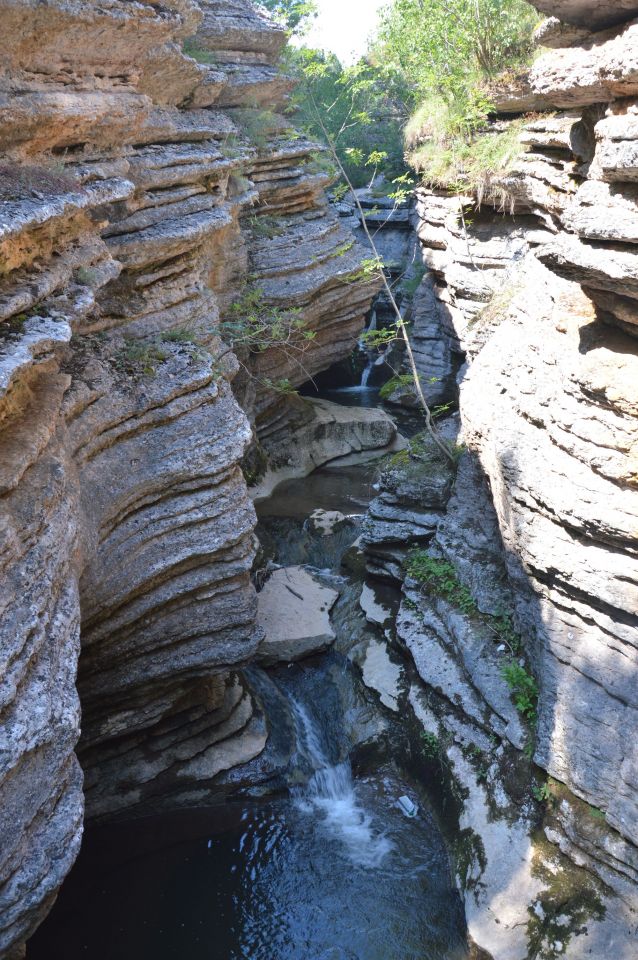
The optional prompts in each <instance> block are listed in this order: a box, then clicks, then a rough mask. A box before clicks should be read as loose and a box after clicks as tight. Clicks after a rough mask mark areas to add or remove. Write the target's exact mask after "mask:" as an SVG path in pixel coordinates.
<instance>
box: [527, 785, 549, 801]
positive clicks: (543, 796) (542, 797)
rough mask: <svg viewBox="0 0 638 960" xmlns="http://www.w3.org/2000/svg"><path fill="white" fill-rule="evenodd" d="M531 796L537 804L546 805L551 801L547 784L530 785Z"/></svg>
mask: <svg viewBox="0 0 638 960" xmlns="http://www.w3.org/2000/svg"><path fill="white" fill-rule="evenodd" d="M532 795H533V797H534V799H535V800H536V801H538V803H547V802H548V801H549V800H551V799H552V791H551V790H550V787H549V783H543V784H541V785H540V786H539V785H538V784H537V783H533V784H532Z"/></svg>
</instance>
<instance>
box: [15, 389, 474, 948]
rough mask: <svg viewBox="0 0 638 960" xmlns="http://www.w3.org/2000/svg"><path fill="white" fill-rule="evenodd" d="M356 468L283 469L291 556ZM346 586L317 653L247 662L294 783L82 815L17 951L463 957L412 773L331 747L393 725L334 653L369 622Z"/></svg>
mask: <svg viewBox="0 0 638 960" xmlns="http://www.w3.org/2000/svg"><path fill="white" fill-rule="evenodd" d="M359 389H360V388H359ZM361 392H362V393H363V392H364V391H361ZM341 469H345V468H341ZM353 469H354V468H353ZM358 469H359V470H360V473H359V474H357V473H356V472H355V473H351V472H349V471H348V470H347V471H346V472H345V473H344V475H343V478H342V479H341V480H340V481H339V484H340V486H339V485H337V486H335V487H331V485H330V483H329V482H327V481H326V477H325V475H324V476H322V477H321V479H320V482H319V480H318V479H317V478H315V481H314V482H313V481H310V480H309V479H306V480H303V481H298V483H299V485H300V490H302V491H303V492H304V495H305V497H307V498H309V499H308V500H305V501H304V504H303V507H302V508H300V514H299V518H298V519H299V523H298V526H297V525H296V524H297V521H296V520H295V530H296V534H295V537H296V541H295V542H296V545H295V550H296V551H298V556H297V554H296V555H295V556H296V557H297V561H298V562H299V561H301V562H304V557H303V554H304V552H307V551H306V547H303V542H304V538H306V539H307V540H308V544H310V543H311V541H312V543H314V546H313V547H312V551H314V552H311V554H308V555H307V556H306V560H305V562H308V557H309V556H312V557H313V558H315V557H316V556H317V550H318V548H319V546H321V555H322V556H323V555H325V552H326V550H327V549H328V548H327V547H326V545H325V544H323V545H319V544H317V543H315V542H314V540H313V539H312V538H313V535H312V534H311V533H309V532H308V531H307V530H306V531H304V529H303V519H304V518H305V517H307V515H308V514H309V513H310V512H312V509H313V508H314V507H315V506H323V507H330V506H332V507H334V508H335V509H340V508H342V509H343V510H344V511H346V512H348V513H352V512H356V511H358V510H360V508H361V505H362V503H365V502H367V501H368V500H369V499H370V497H371V496H372V489H371V485H370V473H369V470H370V467H369V465H368V466H362V467H360V468H358ZM357 477H358V479H357ZM335 482H336V481H335ZM313 483H315V484H316V486H315V485H313ZM330 490H332V493H330ZM337 490H341V491H342V492H343V496H344V497H345V499H344V500H340V499H339V498H337V497H336V491H337ZM326 497H327V499H325V498H326ZM331 497H334V498H335V499H334V502H332V500H331ZM322 498H323V499H322ZM366 498H367V499H366ZM285 499H286V501H287V508H288V509H289V510H292V511H293V512H294V504H295V503H299V502H300V501H299V495H295V493H294V490H288V491H287V492H286V494H285ZM272 522H273V529H276V530H277V531H278V539H277V541H276V542H277V544H278V551H279V552H278V553H277V556H278V559H280V560H281V559H284V560H286V561H288V560H290V556H289V555H288V553H286V552H285V551H286V550H287V549H288V548H287V547H286V544H287V543H288V535H289V533H290V529H291V528H288V527H287V526H286V525H282V520H281V516H273V517H272ZM282 527H283V529H282ZM264 532H265V531H264ZM297 541H299V542H297ZM332 549H333V550H337V547H336V543H335V544H334V545H333V548H332ZM308 550H310V546H309V545H308ZM337 553H338V557H340V555H341V554H340V553H339V551H337ZM338 557H337V554H335V559H334V569H335V570H336V569H338V568H339V559H338ZM331 562H332V555H331ZM359 595H360V587H359V585H358V584H356V583H354V582H352V584H351V586H350V587H348V586H347V584H346V582H345V580H344V582H343V583H342V592H341V600H340V605H339V610H335V612H334V614H333V625H334V628H335V632H336V633H337V639H336V641H335V646H334V648H333V650H331V651H330V652H329V653H326V654H323V655H322V657H321V658H320V660H318V661H317V662H314V663H312V664H310V663H308V664H305V663H301V664H299V665H297V664H291V665H289V666H286V667H280V668H275V669H274V670H273V671H272V672H269V673H268V674H267V675H266V674H265V673H263V671H259V670H258V669H257V668H254V669H253V676H252V678H251V683H253V684H255V683H256V679H257V678H256V676H255V674H256V673H259V674H260V675H261V678H262V686H261V687H259V688H258V690H257V692H258V694H259V696H260V698H261V700H262V701H263V703H264V705H265V706H266V707H267V709H268V715H269V718H270V721H271V724H272V727H271V742H272V743H273V754H272V755H271V756H272V758H273V763H274V765H275V766H274V769H277V766H276V765H277V763H278V757H279V756H280V755H281V757H282V758H284V759H285V767H282V771H283V770H284V769H285V775H286V777H287V778H288V779H287V782H288V783H290V782H292V783H295V784H299V783H300V782H301V781H303V786H295V787H293V788H292V789H291V790H290V791H289V793H288V794H286V793H283V792H278V791H273V792H272V793H270V794H268V793H267V794H266V795H261V794H260V793H259V791H256V795H253V796H251V795H249V794H248V793H243V794H241V795H240V796H237V797H235V799H224V801H223V802H221V798H220V803H219V804H218V805H216V806H215V807H212V808H206V807H201V808H192V809H190V808H189V809H184V810H177V811H173V812H170V813H167V812H158V814H157V815H154V816H149V817H147V818H146V819H140V820H136V821H133V822H131V823H110V824H104V825H100V826H93V827H91V828H89V829H88V830H87V832H86V835H85V839H84V843H83V849H82V852H81V855H80V858H79V861H78V864H77V866H76V868H75V869H74V870H73V872H72V874H71V876H70V878H69V880H68V881H67V883H66V884H65V886H64V888H63V890H62V893H61V895H60V897H59V899H58V903H57V905H56V907H55V909H54V911H53V913H52V914H51V916H50V918H49V920H48V921H46V922H45V923H44V924H43V926H42V927H41V928H40V930H39V931H38V933H37V934H36V936H35V937H34V938H33V939H32V940H31V941H30V943H29V958H30V960H51V958H58V957H64V960H83V958H85V957H90V958H91V960H113V958H114V957H121V958H122V960H131V958H133V957H135V958H136V960H147V958H150V957H152V958H153V960H184V958H187V960H425V958H426V957H427V960H467V957H468V953H467V945H466V937H465V923H464V917H463V909H462V904H461V901H460V898H459V896H458V893H457V892H456V890H455V889H454V886H453V883H452V878H451V873H450V864H449V859H448V855H447V852H446V849H445V845H444V842H443V839H442V836H441V834H440V832H439V829H438V827H437V824H436V822H435V821H434V818H433V817H432V815H431V814H430V813H429V812H428V807H427V804H426V803H425V802H423V798H422V797H420V796H419V793H418V789H417V785H416V784H415V783H414V782H412V781H411V780H410V779H408V780H407V781H406V780H405V779H404V775H403V773H402V771H400V770H398V769H397V768H396V767H395V766H394V764H393V763H392V758H391V756H388V758H387V762H386V763H383V764H381V763H380V762H378V761H375V760H372V762H371V763H368V764H367V765H366V767H365V770H366V772H365V775H362V776H360V777H358V776H357V777H355V776H353V772H352V769H351V766H350V763H349V761H348V760H347V759H346V760H344V759H343V758H344V756H345V755H346V752H347V748H348V747H349V746H350V745H351V744H353V745H354V747H355V748H360V747H361V745H362V744H363V743H365V742H371V743H372V742H376V743H378V741H377V739H376V738H377V737H378V736H380V735H381V734H382V733H383V731H386V730H387V731H388V732H389V731H390V728H392V729H393V730H395V732H398V730H397V723H398V716H397V717H395V716H394V714H391V715H390V714H387V712H384V713H383V714H381V713H380V712H379V707H378V706H377V705H375V704H374V703H371V702H370V700H369V698H368V696H367V695H365V694H364V693H363V691H362V689H361V687H360V679H359V674H358V672H357V670H355V669H354V668H351V666H350V664H351V661H350V660H349V659H348V656H347V654H348V652H349V651H350V649H351V648H352V646H353V644H358V643H361V642H362V641H363V640H364V638H365V637H366V636H367V634H368V631H369V630H371V629H372V628H371V627H370V626H369V625H368V624H366V622H365V618H364V617H363V614H362V612H361V610H360V607H359ZM268 691H270V692H269V693H268ZM291 741H292V742H293V743H294V744H295V745H296V752H295V753H294V754H293V756H292V757H291V756H290V744H291ZM279 751H281V754H280V752H279ZM360 756H361V754H360ZM278 785H279V786H280V787H283V786H284V781H283V779H282V780H281V781H278ZM402 794H410V795H413V796H414V797H415V799H417V800H420V801H421V802H420V808H421V815H420V816H418V817H416V818H415V819H408V818H407V817H405V816H404V815H403V813H402V812H401V810H400V809H399V808H398V806H397V800H398V798H399V797H400V796H401V795H402Z"/></svg>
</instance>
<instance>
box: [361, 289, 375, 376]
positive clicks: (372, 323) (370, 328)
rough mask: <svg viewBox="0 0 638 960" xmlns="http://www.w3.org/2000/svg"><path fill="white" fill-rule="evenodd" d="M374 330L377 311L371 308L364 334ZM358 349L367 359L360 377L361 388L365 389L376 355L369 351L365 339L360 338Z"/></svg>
mask: <svg viewBox="0 0 638 960" xmlns="http://www.w3.org/2000/svg"><path fill="white" fill-rule="evenodd" d="M376 329H377V311H376V310H375V309H374V307H373V308H372V312H371V314H370V323H369V324H368V327H367V329H366V333H373V332H374V331H375V330H376ZM359 349H360V350H361V351H363V353H365V355H366V356H367V358H368V365H367V366H366V368H365V370H364V371H363V374H362V376H361V386H362V387H367V386H368V381H369V380H370V374H371V373H372V369H373V367H374V364H375V360H376V356H377V355H376V353H375V352H374V351H372V350H370V348H369V347H368V345H367V343H366V341H365V339H363V338H361V340H360V341H359Z"/></svg>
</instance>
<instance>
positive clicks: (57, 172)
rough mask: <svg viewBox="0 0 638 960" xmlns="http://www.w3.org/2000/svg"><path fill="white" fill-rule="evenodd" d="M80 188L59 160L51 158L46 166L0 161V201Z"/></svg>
mask: <svg viewBox="0 0 638 960" xmlns="http://www.w3.org/2000/svg"><path fill="white" fill-rule="evenodd" d="M81 189H82V188H81V185H80V184H78V183H77V181H76V180H74V179H73V177H70V176H69V175H68V174H66V173H65V172H64V164H63V163H60V162H59V161H56V162H54V161H53V160H52V161H51V163H50V164H49V165H48V166H47V165H45V164H35V163H23V164H17V163H0V201H2V200H6V201H9V202H10V201H12V200H22V199H24V198H25V197H34V196H37V197H41V196H43V195H44V196H53V195H55V194H60V193H77V192H79V191H80V190H81Z"/></svg>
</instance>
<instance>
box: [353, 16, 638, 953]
mask: <svg viewBox="0 0 638 960" xmlns="http://www.w3.org/2000/svg"><path fill="white" fill-rule="evenodd" d="M536 5H537V6H538V8H539V9H541V8H542V9H544V10H546V11H547V12H551V13H553V14H555V15H556V17H558V16H560V17H561V18H562V19H561V21H559V22H558V23H551V22H550V23H549V24H547V25H546V27H544V28H543V29H541V30H540V31H539V38H540V40H541V42H545V39H544V38H546V37H547V36H549V37H550V38H551V39H550V44H551V46H553V47H555V48H556V49H554V50H552V51H551V53H548V54H544V55H542V56H540V57H539V58H538V59H537V60H536V61H535V63H534V66H533V67H532V69H531V72H530V75H529V76H528V77H526V78H524V80H523V81H522V82H521V83H518V85H516V84H514V86H512V83H511V81H510V82H509V86H507V87H506V88H502V89H501V90H500V92H499V91H498V90H497V91H496V103H497V105H498V106H499V109H501V110H502V111H503V113H505V114H506V113H508V112H512V113H514V112H518V111H520V110H528V109H533V110H546V111H551V112H549V113H548V114H547V115H545V116H543V115H541V116H535V117H533V118H523V119H522V120H521V121H516V123H517V125H518V127H519V128H520V142H521V153H520V155H519V156H518V157H517V158H516V160H515V161H514V162H513V163H512V164H511V166H510V169H509V170H508V172H507V174H505V175H503V176H502V177H499V178H498V180H497V181H494V180H492V181H491V182H489V183H487V184H486V185H485V188H484V189H483V191H482V197H480V198H478V197H477V196H475V195H468V196H465V197H457V196H452V195H449V194H446V193H445V191H440V190H439V191H433V190H429V189H426V188H421V189H420V190H419V191H418V192H417V202H418V211H419V217H420V224H419V227H418V234H419V239H420V241H421V245H422V252H423V257H424V262H425V263H426V265H427V266H428V267H429V270H430V274H429V276H428V277H426V281H425V286H424V293H423V296H424V297H425V300H426V303H427V304H429V303H430V302H431V298H432V294H434V296H435V298H436V304H435V306H434V308H432V307H431V306H427V307H426V309H427V310H428V311H429V312H430V313H433V311H437V312H438V315H439V316H443V317H444V318H445V324H446V326H444V325H443V324H442V323H441V321H440V320H439V326H440V329H441V333H442V337H441V338H440V339H439V343H438V345H437V351H440V344H441V342H444V343H445V342H448V343H451V347H450V349H449V350H448V354H447V357H448V361H447V362H448V363H449V364H450V365H451V364H452V363H453V359H454V357H453V350H455V349H458V347H459V346H460V347H461V348H462V349H463V351H464V352H465V354H466V358H467V361H468V363H467V366H466V367H465V368H464V369H463V370H462V371H461V374H460V378H459V379H460V406H461V422H462V427H461V436H460V440H461V441H462V442H463V444H465V445H466V446H467V448H468V451H469V452H468V454H466V455H465V457H464V458H463V459H462V460H461V463H460V466H459V471H458V473H457V478H456V484H455V489H454V493H453V495H452V498H451V499H450V500H449V501H448V504H447V508H446V506H445V503H443V504H441V500H440V496H439V495H438V488H436V491H435V492H436V495H433V493H432V491H434V490H435V485H434V484H433V476H432V469H431V464H430V466H429V467H428V469H427V470H425V471H424V469H423V464H421V465H420V466H419V464H418V458H417V457H412V458H411V460H410V463H409V464H408V465H406V464H403V465H401V464H398V467H400V468H402V474H403V475H402V476H400V478H399V481H398V482H397V477H396V476H395V477H393V475H392V472H390V473H389V474H387V475H386V477H385V478H384V479H383V480H382V492H381V495H380V497H379V500H378V501H377V502H375V503H373V505H372V509H371V519H370V520H369V522H368V528H367V533H366V534H365V535H364V536H366V537H367V538H368V541H367V543H366V547H367V550H368V554H369V564H370V569H371V570H376V572H382V573H383V574H384V575H388V574H389V575H391V576H394V577H403V576H405V573H404V571H403V570H402V569H401V562H402V557H401V552H402V548H403V544H402V540H403V539H404V538H407V539H408V542H409V543H411V544H413V545H414V546H416V547H418V548H419V549H420V550H423V549H424V548H425V550H426V554H427V556H429V557H430V558H431V561H433V562H434V564H435V566H434V567H433V566H432V564H431V563H425V564H423V563H422V564H421V566H420V567H419V565H418V564H414V563H413V564H412V565H411V566H410V564H408V569H409V570H410V571H411V577H409V578H408V580H407V581H406V583H405V585H404V593H405V594H406V598H405V600H404V603H403V607H402V612H401V615H400V617H399V621H398V633H399V638H400V640H401V641H402V642H404V643H405V645H406V647H407V648H408V650H409V651H410V653H411V655H412V657H413V659H414V662H415V665H416V668H417V671H418V673H419V675H420V678H421V681H422V685H418V686H417V688H416V689H415V691H414V695H413V701H414V702H413V706H414V709H415V713H416V715H417V716H419V717H420V721H421V723H422V724H423V726H424V728H425V730H426V733H427V734H428V735H430V736H432V737H436V738H437V740H438V742H439V744H440V746H441V749H443V750H444V752H445V755H446V757H447V762H448V764H449V766H448V767H447V768H446V769H448V771H449V774H450V777H451V781H450V782H451V783H452V784H453V783H456V788H454V787H451V789H453V790H454V789H456V790H458V789H459V785H460V786H461V787H462V788H463V789H464V790H466V791H468V793H467V796H466V799H465V802H464V813H463V815H462V817H461V825H462V826H463V828H467V829H468V830H469V831H471V832H472V834H473V835H474V836H475V838H476V839H477V843H478V841H480V843H478V846H477V847H476V848H475V849H473V850H472V852H471V857H470V861H471V863H470V869H469V871H468V872H466V871H465V869H463V870H460V873H459V882H460V885H461V887H462V888H463V889H464V890H465V895H466V909H467V916H468V924H469V929H470V933H471V935H472V937H473V938H474V940H475V941H476V943H477V944H478V945H479V946H481V947H482V948H483V949H485V950H486V951H488V952H489V953H490V954H492V955H493V956H494V958H496V960H502V958H516V960H526V958H527V957H529V956H536V955H542V956H568V957H573V958H580V957H585V956H607V955H612V954H613V955H614V956H620V957H627V958H629V957H631V956H633V953H634V951H635V945H634V944H635V939H634V938H635V922H636V921H635V918H636V915H637V914H638V887H637V885H636V879H637V877H636V872H635V865H636V856H637V851H638V809H636V803H635V800H636V786H637V782H636V769H637V765H638V757H637V756H636V753H635V737H634V736H633V731H635V730H636V724H637V723H638V715H637V713H636V696H635V690H636V685H637V684H636V680H637V675H638V651H637V648H636V637H637V636H638V629H637V628H638V614H637V611H638V568H636V560H637V557H638V548H637V547H638V541H637V538H636V531H637V530H638V526H637V515H638V492H637V490H636V477H637V473H636V463H637V455H638V421H637V420H636V414H637V412H638V402H637V401H638V397H637V395H636V389H637V386H636V385H637V384H638V343H637V341H636V330H637V329H638V328H637V318H638V313H637V312H636V304H637V303H638V286H637V283H636V276H637V275H636V264H637V263H638V251H637V249H636V243H637V240H638V237H637V232H636V196H635V183H636V179H637V177H636V173H635V171H636V169H637V167H636V163H637V161H636V155H635V153H636V151H635V146H636V142H637V141H636V137H637V136H638V134H637V133H636V122H635V118H636V103H635V101H634V99H633V98H634V97H635V95H636V93H637V91H636V89H635V87H634V83H635V63H634V61H635V46H636V45H635V42H634V39H633V38H634V32H635V30H636V25H635V23H634V22H631V17H632V16H634V17H635V15H636V14H637V13H638V8H636V5H635V4H627V5H622V4H610V3H599V4H589V3H588V4H585V3H569V2H566V3H564V4H554V3H552V4H547V5H546V6H545V5H544V4H541V3H537V4H536ZM550 8H551V9H550ZM592 30H593V31H595V32H592ZM514 87H516V89H514ZM526 98H527V99H526ZM507 123H508V121H507V120H505V119H501V120H500V121H498V122H497V123H496V124H495V131H498V130H506V129H507ZM487 135H496V133H495V132H493V133H492V134H487ZM506 135H507V134H506ZM479 199H480V200H482V203H480V204H478V203H477V200H479ZM450 329H451V330H452V331H453V334H454V337H455V341H454V340H452V341H450V340H449V330H450ZM421 365H422V370H423V372H424V374H426V375H427V371H428V370H429V369H430V368H431V369H438V368H440V356H439V353H437V352H436V351H431V353H430V356H428V354H427V351H426V353H425V354H424V356H423V357H422V359H421ZM417 452H418V451H417ZM422 459H423V458H422ZM426 466H427V464H426ZM415 472H416V480H415V478H414V477H412V476H411V473H415ZM395 473H396V468H395ZM434 477H435V478H438V483H439V486H442V485H443V484H444V482H445V471H443V472H442V471H441V470H440V469H439V470H437V471H435V472H434ZM426 481H427V482H426ZM415 482H416V483H420V484H421V487H422V497H421V499H420V503H419V510H418V516H415V515H414V502H413V498H412V497H411V495H410V489H411V488H412V487H414V485H415ZM403 487H405V490H404V489H403ZM423 517H426V518H428V524H425V525H424V523H423ZM387 520H390V526H389V527H387V529H386V530H384V528H383V523H385V522H386V521H387ZM403 520H404V521H405V523H406V527H405V529H401V528H400V524H401V522H402V521H403ZM393 525H394V526H395V528H396V529H395V532H394V533H393V532H392V530H393ZM397 534H398V535H397ZM403 563H404V561H403ZM437 564H438V566H437ZM448 565H451V567H450V566H448ZM433 570H434V573H432V571H433ZM437 571H438V576H439V579H438V580H437ZM419 572H420V574H421V576H422V580H419V577H418V576H417V574H418V573H419ZM511 667H514V668H515V670H514V672H513V671H512V669H510V668H511ZM525 677H527V678H528V679H527V680H526V679H525ZM506 678H507V680H508V681H509V686H510V687H511V690H510V691H508V688H507V684H506V682H505V680H506ZM534 685H536V686H537V687H538V693H539V696H538V704H537V706H532V705H530V704H527V701H526V700H525V699H524V698H523V697H522V695H521V691H522V690H524V689H527V690H528V691H529V692H532V693H533V692H534ZM510 693H513V699H514V703H515V704H518V706H519V708H520V709H522V710H523V716H522V720H523V723H522V724H521V722H520V720H521V718H520V717H519V718H517V717H516V714H515V713H514V715H511V713H510V712H509V710H508V709H506V703H507V701H509V698H510ZM532 699H534V698H532ZM530 711H531V712H530ZM535 715H537V719H536V716H535ZM526 717H527V722H526ZM530 719H532V720H533V721H534V723H533V726H532V727H531V728H530V726H529V720H530ZM525 744H526V747H525V752H526V753H527V755H528V756H533V761H534V766H532V767H527V761H526V760H525V757H524V756H523V752H522V751H521V748H522V747H524V745H525ZM468 760H469V761H470V763H469V764H468ZM534 770H536V771H537V772H536V773H534ZM515 771H517V772H515ZM538 771H541V773H540V774H539V772H538ZM547 775H549V781H548V782H547V783H545V782H544V781H543V780H539V779H537V780H536V781H534V777H538V776H542V777H543V778H544V779H546V778H547ZM530 778H531V782H532V785H533V790H532V791H531V792H530V786H529V784H530ZM539 799H540V801H541V802H542V805H543V808H544V809H543V810H542V811H541V810H540V809H539V808H538V804H537V801H538V800H539ZM539 823H541V825H542V834H539V832H538V831H537V830H536V827H537V825H538V824H539ZM535 830H536V832H535ZM505 837H507V838H508V839H507V841H506V840H505ZM504 849H506V850H507V854H506V855H505V854H504ZM467 853H468V852H467V851H465V853H464V854H463V856H462V857H461V860H460V861H459V862H461V863H462V864H466V863H467ZM574 865H576V868H577V869H575V868H574ZM552 878H553V879H552ZM505 891H506V892H507V895H506V896H505V897H504V896H503V894H504V892H505ZM561 891H562V893H561ZM565 891H570V893H569V894H568V895H565ZM561 896H562V900H561ZM538 951H541V952H540V954H539V953H538Z"/></svg>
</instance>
